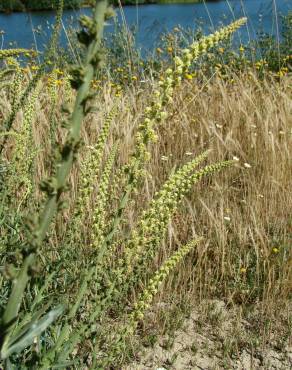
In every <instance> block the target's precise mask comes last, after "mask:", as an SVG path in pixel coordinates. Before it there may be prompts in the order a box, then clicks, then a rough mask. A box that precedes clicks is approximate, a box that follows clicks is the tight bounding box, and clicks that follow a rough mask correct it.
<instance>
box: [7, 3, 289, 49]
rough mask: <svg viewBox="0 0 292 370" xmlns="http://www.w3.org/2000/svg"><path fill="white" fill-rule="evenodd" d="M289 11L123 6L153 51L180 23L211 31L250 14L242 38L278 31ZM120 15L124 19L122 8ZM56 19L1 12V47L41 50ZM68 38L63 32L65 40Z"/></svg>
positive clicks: (254, 6)
mask: <svg viewBox="0 0 292 370" xmlns="http://www.w3.org/2000/svg"><path fill="white" fill-rule="evenodd" d="M289 10H292V0H229V1H228V0H217V1H211V2H207V3H196V4H165V5H162V4H160V5H143V6H139V7H135V6H127V7H124V16H125V19H126V22H127V24H128V25H129V27H130V26H135V27H136V28H137V35H136V41H137V45H138V47H141V48H144V49H147V50H151V49H152V48H153V47H154V46H155V44H156V43H157V41H158V38H159V37H160V36H161V34H162V33H164V32H166V31H169V30H171V29H172V28H173V27H175V26H177V25H181V26H183V27H191V28H193V29H195V28H196V27H198V21H200V24H201V26H202V24H203V29H204V31H206V32H208V31H210V30H212V29H213V27H218V25H220V24H222V23H223V24H227V23H229V22H231V21H232V20H233V19H235V18H239V17H242V16H245V15H246V16H247V17H248V24H247V26H246V27H244V28H243V29H242V30H241V31H240V33H238V34H237V36H236V37H237V38H239V39H240V40H241V41H243V42H246V41H248V40H249V39H250V38H255V37H256V32H257V31H258V30H260V29H262V30H264V31H266V32H268V33H273V34H277V27H276V24H277V18H278V20H280V18H281V15H284V14H287V12H288V11H289ZM80 12H84V13H88V12H89V9H82V10H81V11H74V10H67V11H65V12H64V16H63V23H64V26H65V28H66V27H67V26H68V25H69V24H72V22H73V24H74V23H76V19H77V17H78V14H80ZM117 15H118V20H119V21H121V12H120V11H119V10H117ZM53 21H54V13H53V12H33V13H28V14H27V13H13V14H10V15H7V14H0V31H1V30H2V31H4V35H2V36H0V47H2V48H8V47H11V46H12V45H14V46H15V45H18V46H21V47H25V48H30V47H35V46H37V49H38V50H42V49H43V47H44V45H45V44H46V43H47V39H48V35H49V34H50V32H51V25H52V23H53ZM33 30H34V32H33ZM112 30H113V26H112V25H109V26H108V27H107V30H106V32H107V33H108V32H111V31H112ZM65 40H66V37H65V34H64V32H63V35H62V43H65Z"/></svg>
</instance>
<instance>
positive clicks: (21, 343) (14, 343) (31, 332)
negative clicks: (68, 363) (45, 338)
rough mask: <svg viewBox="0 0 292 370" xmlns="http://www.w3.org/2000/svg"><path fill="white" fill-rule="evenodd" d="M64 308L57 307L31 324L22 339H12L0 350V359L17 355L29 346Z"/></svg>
mask: <svg viewBox="0 0 292 370" xmlns="http://www.w3.org/2000/svg"><path fill="white" fill-rule="evenodd" d="M63 310H64V307H63V306H58V307H56V308H54V309H53V310H51V311H50V312H48V313H47V314H46V315H45V316H43V317H42V318H41V319H40V320H38V321H36V322H35V323H32V324H31V325H30V326H29V327H28V328H27V331H26V332H25V333H23V335H22V337H20V338H19V336H18V337H17V338H12V339H11V340H10V342H9V343H8V344H7V346H5V347H6V348H3V349H2V353H1V357H2V358H3V359H5V358H7V357H9V356H10V355H11V354H12V353H19V352H21V351H22V350H23V349H24V348H26V347H28V346H29V345H31V344H32V343H33V341H34V339H35V338H36V337H37V336H39V335H40V334H41V333H43V332H44V331H45V330H46V329H47V327H48V326H50V325H51V324H52V323H53V322H54V321H55V320H56V319H57V318H58V317H59V316H60V315H61V314H62V312H63Z"/></svg>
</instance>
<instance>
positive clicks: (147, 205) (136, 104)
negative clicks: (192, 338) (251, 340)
mask: <svg viewBox="0 0 292 370" xmlns="http://www.w3.org/2000/svg"><path fill="white" fill-rule="evenodd" d="M62 10H63V1H62V0H60V2H59V4H58V12H57V16H56V25H55V28H54V33H53V36H52V40H51V43H50V46H49V47H48V50H47V51H46V53H45V55H44V58H43V60H42V62H41V64H38V62H37V58H36V57H35V53H34V52H33V51H31V50H27V51H26V50H24V49H15V50H1V51H0V62H1V64H0V66H1V69H0V85H1V93H0V119H1V134H0V148H1V154H2V156H1V162H0V190H1V193H0V204H1V206H0V220H1V229H0V253H1V254H0V255H1V272H2V274H1V276H0V292H1V294H0V314H1V316H0V317H1V327H0V329H1V330H0V333H1V334H0V339H1V340H0V366H1V367H3V368H4V369H14V368H21V369H53V368H70V369H71V368H72V369H80V368H90V369H105V370H107V369H113V368H114V369H115V368H121V367H122V366H123V365H124V364H125V363H126V362H129V361H131V359H132V358H133V356H134V353H135V352H136V348H139V344H140V342H141V338H142V341H144V342H148V343H153V341H154V340H155V338H156V336H157V335H158V332H159V330H160V331H163V329H165V328H167V326H168V329H170V330H171V327H170V326H176V325H178V323H177V321H176V320H175V319H176V318H177V320H179V315H173V316H172V317H173V318H175V319H170V318H169V316H167V312H168V310H166V309H162V310H160V312H159V309H157V304H156V303H157V302H159V303H162V304H163V303H165V302H167V305H166V307H170V306H173V307H175V309H176V310H177V309H178V307H180V306H179V304H180V305H181V306H183V305H185V306H186V305H187V304H190V305H191V304H192V302H195V303H196V302H197V301H200V300H202V299H204V298H218V297H219V298H220V299H222V300H224V301H225V302H226V303H227V304H228V305H230V306H232V307H238V311H239V318H238V320H239V319H240V320H242V319H245V320H248V319H249V311H250V310H251V307H252V308H253V309H254V310H256V311H257V312H258V315H259V316H260V318H261V320H262V321H261V320H258V321H257V325H258V327H257V329H256V330H257V335H258V338H262V339H261V341H260V339H259V340H258V346H264V345H265V341H268V340H269V338H270V336H271V335H273V340H275V335H276V334H275V333H277V332H279V336H280V337H281V340H283V341H285V340H287V341H288V342H289V336H291V316H290V314H289V311H288V310H281V309H280V308H281V307H285V305H286V304H287V302H288V301H289V299H291V294H292V291H291V286H292V285H291V282H292V275H291V258H292V251H291V248H290V246H291V233H290V231H291V221H292V220H291V214H290V213H291V212H290V209H291V207H290V205H292V198H291V190H290V189H291V186H290V185H291V179H290V173H291V171H290V170H289V169H290V167H291V153H292V151H291V150H290V146H291V137H290V135H291V132H290V129H291V75H290V72H291V69H292V68H291V60H292V56H291V55H290V54H289V52H290V50H291V49H289V48H288V49H287V46H285V45H290V42H291V39H290V37H288V36H287V37H285V38H284V41H283V45H280V47H278V54H276V55H275V54H274V53H270V52H269V50H270V48H274V42H275V41H274V39H271V38H270V39H269V45H270V47H268V42H266V43H265V44H264V48H263V49H262V50H263V53H264V51H265V54H263V53H262V55H261V56H260V57H258V59H257V61H253V58H256V57H257V56H256V55H255V53H254V52H253V49H252V45H247V46H244V45H241V46H240V48H239V50H233V49H232V48H231V37H232V35H233V33H234V32H236V30H237V29H238V28H239V27H241V26H242V25H243V24H244V23H245V21H246V19H239V20H237V21H235V22H234V23H232V24H230V25H228V26H226V27H224V28H222V29H220V30H218V31H216V32H214V33H213V34H211V35H209V36H203V35H199V34H196V35H193V34H189V35H188V37H187V35H186V34H185V33H184V31H183V30H181V29H178V28H176V29H174V30H173V32H172V33H170V34H168V35H165V37H164V39H163V40H162V43H161V45H160V47H159V48H158V49H157V50H156V53H155V55H154V56H153V58H152V59H149V60H142V59H141V58H140V56H139V53H138V52H137V50H136V49H135V47H134V46H133V44H132V43H131V42H132V38H131V37H130V36H129V33H128V32H127V30H124V32H117V33H116V34H115V35H113V39H112V40H107V42H104V41H103V40H102V33H103V27H104V23H105V22H106V21H107V22H109V21H110V18H111V16H112V15H113V11H112V9H111V8H109V7H108V5H107V2H106V1H104V0H102V1H97V2H96V5H95V8H94V9H93V12H92V16H91V17H88V16H85V15H83V16H81V18H80V26H81V27H80V30H79V31H78V33H77V35H76V36H75V37H76V38H77V39H78V41H79V48H78V47H77V41H76V39H73V38H72V43H73V45H74V46H75V48H74V50H71V51H69V50H67V51H63V52H61V50H60V49H59V47H58V45H57V37H58V34H59V31H60V22H61V16H62ZM289 17H290V15H289V16H288V17H287V19H286V24H287V27H286V28H285V32H286V35H290V34H291V32H290V30H291V28H290V21H289V19H290V18H289ZM71 37H73V36H71ZM265 39H266V37H265ZM17 56H19V57H17ZM64 56H66V58H64ZM275 58H276V60H277V63H276V62H275ZM64 60H66V61H71V63H70V64H68V62H64ZM20 61H21V62H20ZM73 63H74V64H73ZM263 153H264V155H263ZM207 161H208V162H209V164H208V163H207ZM194 185H196V186H194ZM162 286H163V289H160V288H161V287H162ZM152 307H153V308H152ZM164 307H165V306H164ZM150 310H153V311H152V314H153V315H152V319H149V317H150V315H149V316H148V315H147V314H149V311H150ZM173 311H175V310H174V309H173ZM279 312H281V315H279ZM153 317H154V319H153ZM212 317H213V319H212V320H213V321H214V322H216V321H218V318H217V317H216V315H215V316H214V312H213V316H212ZM275 318H277V320H275ZM151 320H153V321H152V325H151ZM171 321H172V322H173V321H174V322H173V323H172V324H169V322H171ZM153 322H154V324H153ZM166 323H168V324H167V325H166ZM276 323H277V325H279V327H280V328H281V330H279V331H277V330H275V327H276V326H275V324H276ZM202 325H204V323H202ZM252 326H253V328H254V325H252ZM254 330H255V329H254ZM149 332H150V334H149ZM263 333H264V335H263ZM283 338H284V339H283ZM238 342H239V340H238ZM236 346H237V345H236ZM254 346H256V345H254ZM225 347H228V348H227V349H228V350H227V349H226V350H224V353H227V354H228V356H229V353H231V352H232V351H231V349H230V350H229V347H232V350H233V348H234V345H233V344H232V345H229V344H228V343H227V342H226V346H225ZM239 347H240V344H238V347H236V348H237V349H238V348H239ZM252 349H253V352H256V348H254V347H253V348H252ZM195 350H196V349H195V348H194V351H195ZM233 352H235V351H234V350H233ZM233 352H232V353H233ZM232 355H233V354H232ZM230 356H231V355H230Z"/></svg>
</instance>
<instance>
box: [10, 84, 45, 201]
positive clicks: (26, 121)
mask: <svg viewBox="0 0 292 370" xmlns="http://www.w3.org/2000/svg"><path fill="white" fill-rule="evenodd" d="M38 94H39V92H38V89H36V90H35V91H34V93H33V94H32V95H31V97H30V99H29V100H28V102H27V104H26V106H25V107H24V112H23V123H22V126H21V128H20V130H19V132H18V133H17V134H16V142H15V146H14V153H13V156H12V159H11V162H10V173H11V176H10V177H9V180H10V181H9V182H10V184H9V188H10V189H9V190H10V194H11V195H16V193H21V194H22V198H23V199H22V201H23V200H24V199H25V198H27V196H28V195H29V194H30V193H31V190H32V180H31V178H32V176H31V173H30V169H31V166H32V164H33V160H34V158H35V155H36V150H33V146H34V143H33V131H32V125H33V121H34V117H35V112H36V110H35V103H36V100H37V98H38Z"/></svg>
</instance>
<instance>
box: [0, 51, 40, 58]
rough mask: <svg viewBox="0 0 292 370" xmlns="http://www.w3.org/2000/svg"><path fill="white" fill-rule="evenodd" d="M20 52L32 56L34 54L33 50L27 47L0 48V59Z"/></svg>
mask: <svg viewBox="0 0 292 370" xmlns="http://www.w3.org/2000/svg"><path fill="white" fill-rule="evenodd" d="M20 54H25V55H27V56H32V55H35V51H34V50H29V49H4V50H0V59H6V58H9V57H15V56H18V55H20Z"/></svg>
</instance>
